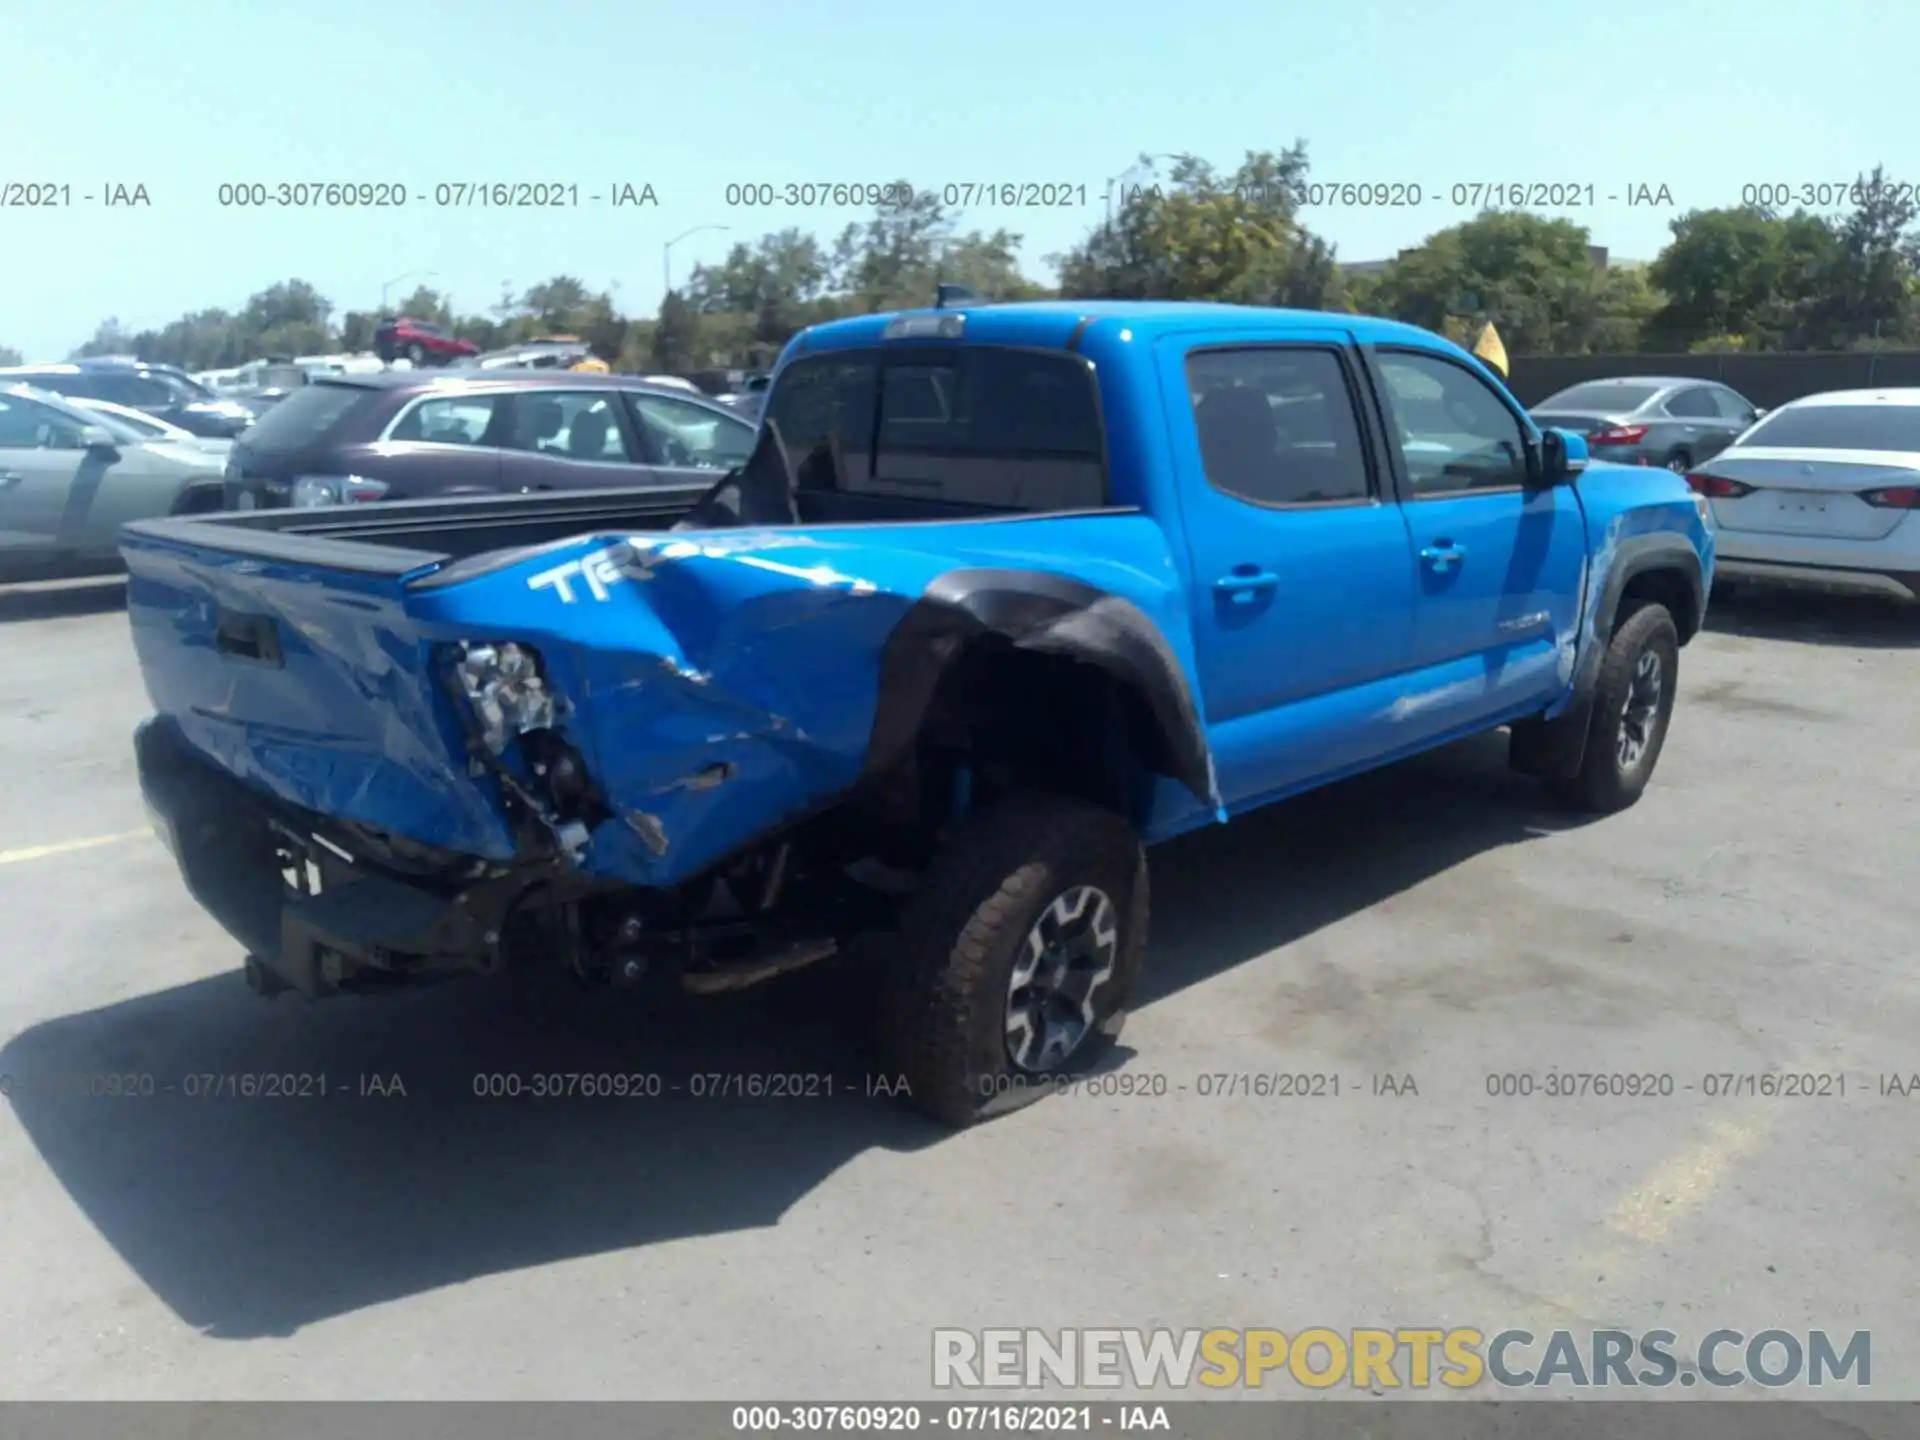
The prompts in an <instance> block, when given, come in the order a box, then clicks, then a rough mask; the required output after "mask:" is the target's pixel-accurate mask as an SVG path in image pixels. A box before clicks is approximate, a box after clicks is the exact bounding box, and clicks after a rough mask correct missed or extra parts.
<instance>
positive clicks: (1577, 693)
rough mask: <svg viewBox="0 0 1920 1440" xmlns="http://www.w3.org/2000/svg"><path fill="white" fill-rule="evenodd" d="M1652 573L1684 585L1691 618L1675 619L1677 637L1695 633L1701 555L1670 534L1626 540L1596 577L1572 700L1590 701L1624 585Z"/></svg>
mask: <svg viewBox="0 0 1920 1440" xmlns="http://www.w3.org/2000/svg"><path fill="white" fill-rule="evenodd" d="M1652 570H1672V571H1676V572H1677V573H1678V574H1679V576H1680V578H1681V579H1682V580H1683V581H1684V582H1685V583H1686V586H1687V595H1688V604H1689V607H1690V613H1689V614H1686V615H1676V616H1674V617H1673V618H1674V620H1675V622H1676V623H1677V624H1678V625H1679V626H1680V631H1681V634H1682V635H1686V636H1692V635H1695V634H1698V633H1699V630H1700V625H1701V622H1702V621H1703V620H1704V619H1705V618H1706V612H1707V582H1706V576H1705V575H1704V574H1703V573H1702V570H1701V565H1700V552H1699V551H1697V550H1695V549H1694V548H1693V544H1692V542H1691V541H1689V540H1688V539H1687V537H1686V536H1684V535H1681V534H1677V533H1674V532H1671V531H1668V532H1663V533H1660V534H1654V535H1630V536H1628V537H1627V538H1626V539H1624V540H1622V541H1620V542H1619V543H1618V544H1617V545H1616V546H1615V547H1614V550H1613V555H1612V558H1611V560H1610V562H1609V563H1608V565H1607V568H1606V572H1605V574H1604V575H1602V577H1601V582H1600V583H1601V590H1600V599H1599V603H1598V604H1597V605H1596V606H1595V607H1594V609H1593V623H1592V628H1591V629H1590V631H1589V632H1588V634H1587V636H1586V637H1585V638H1586V640H1587V645H1586V648H1585V650H1584V652H1583V653H1582V654H1581V656H1580V664H1579V666H1578V667H1577V668H1576V670H1575V672H1574V685H1573V691H1574V698H1575V700H1576V702H1577V703H1585V702H1586V701H1587V700H1589V699H1591V698H1592V696H1593V687H1594V684H1595V682H1596V681H1597V680H1598V678H1599V675H1600V661H1601V658H1602V657H1603V656H1604V655H1605V654H1606V649H1607V641H1608V639H1609V638H1610V637H1611V636H1612V635H1613V631H1614V626H1615V625H1616V624H1617V623H1618V621H1619V617H1620V602H1621V599H1622V598H1623V597H1624V596H1625V595H1626V592H1627V586H1628V585H1629V584H1630V583H1631V582H1632V581H1633V580H1634V579H1635V578H1636V577H1638V576H1641V575H1645V574H1647V573H1648V572H1649V571H1652Z"/></svg>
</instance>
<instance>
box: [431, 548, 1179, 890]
mask: <svg viewBox="0 0 1920 1440" xmlns="http://www.w3.org/2000/svg"><path fill="white" fill-rule="evenodd" d="M979 569H1000V570H1008V569H1026V570H1033V571H1040V572H1043V573H1047V574H1053V575H1059V576H1065V577H1069V578H1072V579H1075V580H1079V581H1081V582H1084V583H1085V584H1088V585H1090V586H1093V587H1095V588H1097V589H1099V590H1102V591H1105V592H1107V593H1109V594H1111V595H1114V596H1117V597H1119V598H1121V599H1124V600H1127V601H1129V602H1131V603H1132V604H1133V605H1135V606H1137V607H1138V608H1139V609H1140V610H1141V611H1143V612H1144V613H1145V614H1146V615H1147V617H1148V618H1149V619H1150V620H1151V621H1152V622H1153V623H1154V624H1155V625H1156V626H1158V627H1159V629H1160V631H1161V634H1162V636H1163V637H1164V638H1165V639H1166V641H1167V643H1168V645H1169V646H1170V647H1171V648H1172V650H1173V652H1174V654H1175V655H1176V656H1177V658H1178V661H1179V665H1180V668H1181V671H1182V678H1183V679H1184V681H1185V682H1186V684H1187V686H1188V687H1189V689H1190V690H1191V688H1192V686H1193V684H1194V681H1193V675H1194V666H1193V655H1192V642H1191V629H1190V626H1189V624H1188V619H1187V615H1186V609H1185V600H1184V593H1183V590H1182V587H1181V585H1180V583H1179V580H1178V577H1177V573H1176V570H1175V566H1174V562H1173V558H1172V556H1171V554H1170V552H1169V550H1168V546H1167V543H1166V539H1165V536H1164V534H1163V533H1162V531H1161V529H1160V527H1159V526H1158V525H1157V524H1156V523H1155V522H1154V521H1152V520H1151V519H1148V518H1147V517H1145V516H1143V515H1139V514H1136V513H1133V512H1103V513H1098V514H1082V515H1056V516H1032V517H1025V516H1023V517H1016V518H1004V519H1003V518H994V519H987V520H973V521H956V522H951V523H948V522H935V523H929V522H915V523H904V524H868V525H849V526H836V527H825V526H822V527H810V528H808V529H805V530H794V529H788V528H773V529H726V530H712V531H681V532H676V533H671V534H643V535H631V536H628V535H600V536H595V537H592V538H583V539H581V540H580V541H577V542H573V543H570V544H568V545H565V546H560V547H554V548H550V549H547V550H545V551H543V552H542V553H540V554H537V555H534V556H530V557H528V558H527V559H524V560H521V561H518V562H516V563H513V564H511V565H508V566H505V567H503V568H501V569H499V570H496V571H492V572H490V573H487V574H484V575H480V576H476V577H474V578H472V579H468V580H462V581H460V582H458V583H454V584H447V585H443V586H439V587H434V586H431V585H429V586H427V587H426V588H417V589H415V590H414V592H413V593H412V594H411V595H410V596H409V600H408V608H409V610H410V611H411V612H412V613H413V614H415V615H416V616H417V617H418V619H419V620H420V622H421V624H422V625H423V627H425V628H428V629H431V630H432V631H433V632H435V633H437V634H440V635H442V636H444V637H445V638H448V639H454V638H470V639H486V640H520V641H523V642H526V643H529V644H532V645H534V646H536V647H537V648H538V649H539V650H540V652H541V654H542V656H543V658H544V659H545V661H546V664H547V669H548V673H549V676H550V678H551V680H552V682H553V685H554V687H555V689H556V690H557V691H558V692H559V693H560V695H561V696H562V697H563V698H564V699H565V701H566V702H567V703H568V705H569V707H570V713H569V714H568V715H567V717H566V718H565V719H563V721H562V722H561V727H560V728H561V730H562V732H563V733H564V735H565V736H566V738H567V739H568V740H569V741H571V742H572V743H573V744H574V745H576V746H578V747H579V749H580V750H581V752H582V754H583V755H584V756H585V757H586V760H587V763H588V768H589V770H590V772H591V774H592V775H593V777H594V779H595V780H596V781H597V783H598V785H599V787H600V790H601V792H602V793H603V794H604V795H605V797H606V798H607V800H608V802H609V804H610V805H611V807H612V808H613V810H614V811H615V812H616V818H615V819H614V820H611V821H608V822H606V823H604V824H602V825H601V826H599V827H598V829H597V830H596V831H595V832H594V834H593V836H592V839H591V842H590V844H589V846H588V848H587V851H586V853H585V855H584V857H583V861H582V863H583V866H584V868H585V869H587V870H588V871H589V872H592V873H596V874H599V875H603V876H605V877H608V878H614V879H620V880H625V881H628V882H630V883H635V884H642V885H669V884H674V883H677V882H678V881H680V880H683V879H686V878H688V877H690V876H692V875H695V874H697V873H698V872H700V871H701V870H704V869H706V868H707V867H708V866H710V865H712V864H713V863H714V862H716V861H718V860H721V859H724V858H725V857H726V856H727V855H728V854H730V853H732V852H734V851H736V850H738V849H740V848H741V847H742V846H743V845H746V844H748V843H749V842H751V841H752V840H754V839H755V838H756V837H758V836H760V835H762V834H764V833H766V832H767V831H770V830H773V829H776V828H777V827H779V826H780V825H781V824H783V823H786V822H789V821H792V820H794V819H797V818H799V817H800V816H802V815H804V814H805V813H807V812H808V811H809V810H812V809H814V808H816V807H819V806H821V805H822V804H824V803H826V802H829V801H831V800H832V799H833V798H834V797H836V796H837V795H839V794H842V793H844V792H846V791H847V790H849V789H851V788H852V787H853V786H854V785H855V784H856V783H857V782H858V781H859V779H860V778H861V774H862V770H863V767H864V765H865V762H866V758H867V748H868V742H869V738H870V737H871V735H872V733H873V726H874V717H875V714H876V712H877V709H878V706H879V700H880V686H881V671H882V663H881V661H882V652H883V651H884V649H885V647H886V644H887V641H888V638H889V637H890V636H891V635H892V634H893V632H894V629H895V627H896V626H897V625H898V624H899V623H900V621H901V619H902V618H903V617H904V616H905V615H906V614H907V613H908V611H909V610H910V609H911V608H912V607H913V606H914V605H915V604H916V602H918V601H920V600H921V599H922V597H923V596H924V595H925V593H926V591H927V588H928V586H929V585H931V584H932V583H933V582H934V581H935V580H937V579H939V578H940V577H941V576H942V575H945V574H947V573H949V572H952V571H955V570H979ZM721 777H724V778H721ZM629 816H631V817H634V818H635V819H636V820H637V822H638V823H637V825H636V824H630V823H627V822H626V820H625V818H624V817H629Z"/></svg>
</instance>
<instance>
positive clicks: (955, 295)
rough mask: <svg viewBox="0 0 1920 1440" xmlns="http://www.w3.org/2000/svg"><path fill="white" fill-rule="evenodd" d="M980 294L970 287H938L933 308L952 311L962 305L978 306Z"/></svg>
mask: <svg viewBox="0 0 1920 1440" xmlns="http://www.w3.org/2000/svg"><path fill="white" fill-rule="evenodd" d="M979 303H980V292H979V291H977V290H975V289H973V288H972V287H971V286H969V285H938V286H935V287H934V292H933V308H934V309H936V310H952V309H954V308H955V307H957V306H960V305H978V304H979Z"/></svg>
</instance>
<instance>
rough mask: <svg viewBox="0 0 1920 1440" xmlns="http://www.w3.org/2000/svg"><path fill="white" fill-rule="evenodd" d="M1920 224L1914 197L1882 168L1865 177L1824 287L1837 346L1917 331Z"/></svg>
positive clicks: (1839, 235) (1842, 226)
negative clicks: (1914, 284)
mask: <svg viewBox="0 0 1920 1440" xmlns="http://www.w3.org/2000/svg"><path fill="white" fill-rule="evenodd" d="M1917 219H1920V204H1916V202H1915V200H1914V197H1913V193H1912V191H1911V190H1910V189H1907V188H1905V187H1902V186H1899V185H1896V184H1895V183H1894V182H1893V181H1892V180H1891V179H1889V178H1888V176H1887V174H1886V171H1885V168H1884V167H1883V166H1875V167H1874V170H1873V173H1872V174H1871V175H1863V176H1861V177H1860V179H1859V183H1858V196H1857V203H1856V204H1855V206H1854V209H1853V211H1852V213H1851V214H1849V215H1848V216H1847V218H1846V219H1845V220H1843V221H1842V222H1841V223H1840V225H1839V226H1838V227H1837V230H1836V236H1837V241H1838V245H1837V248H1836V251H1835V253H1834V255H1833V257H1832V261H1831V263H1830V264H1829V265H1828V267H1827V271H1826V274H1825V276H1824V277H1823V280H1824V283H1823V285H1822V286H1821V294H1822V296H1823V298H1824V299H1825V301H1826V305H1825V311H1824V316H1823V318H1824V319H1825V320H1826V322H1827V323H1826V327H1825V328H1826V329H1827V332H1828V335H1829V337H1830V338H1831V340H1832V341H1833V342H1834V343H1836V344H1838V345H1854V344H1860V343H1862V342H1867V343H1883V342H1886V341H1892V340H1897V339H1901V338H1903V337H1905V336H1906V335H1908V334H1909V333H1910V332H1911V331H1912V329H1913V323H1914V305H1913V288H1912V281H1913V278H1914V274H1915V271H1916V269H1920V233H1916V231H1915V228H1914V226H1915V221H1916V220H1917Z"/></svg>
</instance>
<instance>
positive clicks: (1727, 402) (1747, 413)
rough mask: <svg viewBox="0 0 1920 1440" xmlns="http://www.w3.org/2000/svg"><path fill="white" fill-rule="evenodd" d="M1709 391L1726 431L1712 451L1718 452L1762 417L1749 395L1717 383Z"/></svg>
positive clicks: (1697, 457)
mask: <svg viewBox="0 0 1920 1440" xmlns="http://www.w3.org/2000/svg"><path fill="white" fill-rule="evenodd" d="M1708 393H1710V394H1711V395H1712V396H1713V406H1714V409H1715V410H1717V411H1718V412H1719V414H1720V421H1721V426H1722V429H1723V432H1724V433H1723V436H1722V439H1721V441H1720V443H1719V444H1718V445H1717V446H1715V447H1714V449H1713V451H1712V453H1713V454H1718V453H1719V452H1720V451H1722V450H1724V449H1726V448H1727V446H1729V445H1731V444H1733V442H1734V441H1736V440H1738V439H1739V438H1740V437H1741V436H1742V435H1743V434H1745V433H1746V431H1747V429H1748V427H1749V426H1751V425H1752V424H1753V422H1754V421H1755V420H1757V419H1759V418H1760V417H1759V416H1758V415H1757V414H1756V413H1755V411H1754V408H1753V405H1752V403H1751V402H1750V401H1749V400H1748V399H1747V397H1746V396H1744V395H1742V394H1740V393H1738V392H1737V391H1733V390H1729V389H1727V388H1726V386H1724V385H1715V386H1713V387H1712V389H1711V390H1710V391H1709V392H1708ZM1695 458H1696V459H1700V460H1704V459H1706V456H1704V455H1700V456H1696V457H1695Z"/></svg>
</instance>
